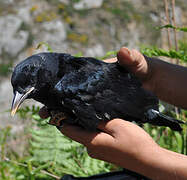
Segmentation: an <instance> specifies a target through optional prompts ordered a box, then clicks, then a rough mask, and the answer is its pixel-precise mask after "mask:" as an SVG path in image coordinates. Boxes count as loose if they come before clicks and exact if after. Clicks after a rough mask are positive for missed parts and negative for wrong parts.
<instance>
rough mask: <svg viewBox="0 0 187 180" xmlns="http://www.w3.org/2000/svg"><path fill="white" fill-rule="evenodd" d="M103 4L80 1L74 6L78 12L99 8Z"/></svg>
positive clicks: (95, 1) (99, 1)
mask: <svg viewBox="0 0 187 180" xmlns="http://www.w3.org/2000/svg"><path fill="white" fill-rule="evenodd" d="M102 4H103V0H80V1H79V2H78V3H75V4H74V6H73V7H74V8H75V9H77V10H82V9H92V8H99V7H101V6H102Z"/></svg>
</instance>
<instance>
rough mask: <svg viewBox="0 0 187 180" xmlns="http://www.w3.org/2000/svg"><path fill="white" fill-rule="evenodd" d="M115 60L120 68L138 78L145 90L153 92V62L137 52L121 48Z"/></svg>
mask: <svg viewBox="0 0 187 180" xmlns="http://www.w3.org/2000/svg"><path fill="white" fill-rule="evenodd" d="M117 59H118V62H119V64H120V65H121V66H123V67H124V68H126V69H128V70H129V71H130V72H131V73H133V74H134V75H135V76H136V77H137V78H139V79H140V80H141V81H142V83H143V87H144V88H145V89H147V90H150V91H152V92H154V88H155V87H154V84H155V83H154V78H153V77H154V71H155V70H154V68H153V67H154V65H152V64H153V63H154V61H152V60H153V59H152V60H150V61H149V60H148V57H147V58H145V57H144V56H143V54H141V53H140V52H139V51H137V50H135V49H133V50H129V49H128V48H126V47H122V48H121V49H120V50H119V52H118V53H117Z"/></svg>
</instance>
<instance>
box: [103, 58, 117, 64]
mask: <svg viewBox="0 0 187 180" xmlns="http://www.w3.org/2000/svg"><path fill="white" fill-rule="evenodd" d="M103 61H104V62H106V63H114V62H117V58H116V57H115V58H110V59H105V60H103Z"/></svg>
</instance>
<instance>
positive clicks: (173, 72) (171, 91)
mask: <svg viewBox="0 0 187 180" xmlns="http://www.w3.org/2000/svg"><path fill="white" fill-rule="evenodd" d="M148 65H149V66H150V67H151V68H149V69H151V71H152V72H151V73H150V74H151V76H152V77H150V81H149V82H148V83H145V88H146V89H149V90H151V91H153V92H154V93H155V94H156V95H157V96H158V98H159V99H161V100H163V101H165V102H168V103H170V104H173V105H176V106H178V107H182V108H185V109H187V95H186V92H187V68H186V67H183V66H178V65H174V64H170V63H167V62H164V61H161V60H159V59H155V58H150V59H149V58H148Z"/></svg>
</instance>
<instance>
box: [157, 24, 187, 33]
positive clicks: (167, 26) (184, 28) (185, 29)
mask: <svg viewBox="0 0 187 180" xmlns="http://www.w3.org/2000/svg"><path fill="white" fill-rule="evenodd" d="M163 28H171V29H176V30H178V31H183V32H187V27H176V26H173V25H172V24H166V25H164V26H160V27H158V29H163Z"/></svg>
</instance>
